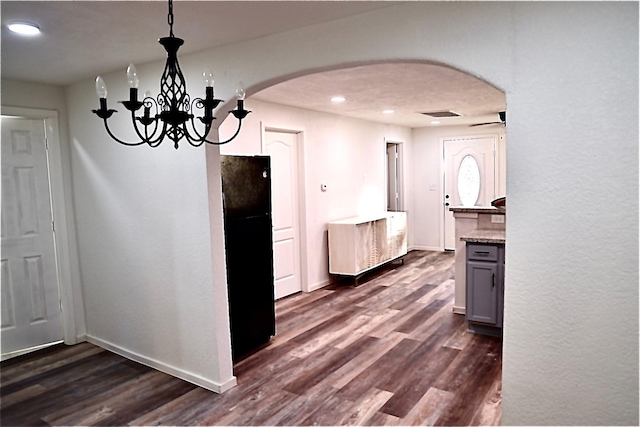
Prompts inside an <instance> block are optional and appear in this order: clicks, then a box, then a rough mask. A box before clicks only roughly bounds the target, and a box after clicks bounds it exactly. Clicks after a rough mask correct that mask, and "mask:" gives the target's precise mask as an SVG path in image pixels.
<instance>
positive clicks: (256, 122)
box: [220, 99, 411, 289]
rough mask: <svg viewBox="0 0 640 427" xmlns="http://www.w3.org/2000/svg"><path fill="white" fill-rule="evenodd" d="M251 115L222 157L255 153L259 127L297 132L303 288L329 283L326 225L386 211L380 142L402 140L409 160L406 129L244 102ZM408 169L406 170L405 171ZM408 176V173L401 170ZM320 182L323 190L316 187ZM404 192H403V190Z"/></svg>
mask: <svg viewBox="0 0 640 427" xmlns="http://www.w3.org/2000/svg"><path fill="white" fill-rule="evenodd" d="M246 108H247V109H250V110H252V111H253V113H252V114H250V115H249V116H248V118H247V120H246V121H245V123H244V124H243V125H242V126H243V130H242V133H241V134H240V136H239V137H238V138H237V139H236V140H234V141H233V142H231V143H229V144H227V145H223V146H222V147H221V149H220V152H221V153H222V154H260V153H261V150H262V148H261V140H262V134H261V129H262V128H261V126H265V127H266V128H276V129H286V130H294V131H298V132H303V139H304V141H303V145H304V153H305V159H306V161H305V164H304V165H303V168H302V171H301V174H302V173H303V174H304V182H305V187H304V191H305V198H304V200H305V206H306V208H305V209H306V223H307V228H306V230H303V232H306V236H305V241H306V243H307V244H306V247H305V248H304V250H306V257H307V268H306V271H307V275H306V276H307V277H305V278H304V279H305V281H306V283H307V284H308V286H309V289H317V288H319V287H322V286H325V285H327V284H328V283H329V273H328V272H329V266H328V250H327V223H328V222H329V221H334V220H338V219H344V218H348V217H352V216H357V215H366V214H372V213H373V214H376V213H381V212H385V211H386V199H385V194H386V187H385V169H386V162H385V150H386V143H385V138H390V139H393V140H394V141H403V142H404V147H405V158H407V159H409V158H411V129H409V128H405V127H401V126H391V125H386V124H382V123H374V122H369V121H364V120H357V119H351V118H347V117H341V116H338V115H334V114H326V113H318V112H313V111H309V110H302V109H298V108H291V107H286V106H282V105H276V104H270V103H266V102H261V101H257V100H251V99H248V100H247V102H246ZM236 127H237V121H236V120H235V118H234V117H229V118H227V119H226V120H225V121H224V123H223V124H222V126H221V127H220V135H221V139H226V138H227V137H228V136H231V135H232V134H233V133H234V132H235V130H236ZM407 169H408V170H409V171H410V168H409V167H407ZM407 173H408V172H407ZM321 184H326V185H327V188H328V190H327V191H326V192H323V191H321V190H320V185H321ZM406 191H408V190H406Z"/></svg>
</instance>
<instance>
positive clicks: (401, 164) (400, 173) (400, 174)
mask: <svg viewBox="0 0 640 427" xmlns="http://www.w3.org/2000/svg"><path fill="white" fill-rule="evenodd" d="M387 144H395V145H397V146H398V163H397V170H396V179H397V180H398V182H397V183H396V185H397V186H398V188H399V191H398V212H406V209H405V199H406V188H405V179H404V169H405V160H404V144H405V142H404V141H400V140H397V139H392V138H387V137H385V138H384V150H385V153H386V152H387ZM384 169H385V179H386V181H385V188H388V186H389V175H388V166H387V165H385V166H384ZM387 198H388V191H387V197H385V203H386V205H387V206H389V201H388V200H386V199H387Z"/></svg>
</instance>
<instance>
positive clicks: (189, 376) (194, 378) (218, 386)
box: [87, 335, 237, 393]
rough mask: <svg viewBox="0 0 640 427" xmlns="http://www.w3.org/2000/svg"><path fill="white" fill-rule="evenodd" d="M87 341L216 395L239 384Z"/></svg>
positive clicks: (91, 338)
mask: <svg viewBox="0 0 640 427" xmlns="http://www.w3.org/2000/svg"><path fill="white" fill-rule="evenodd" d="M87 341H89V342H90V343H91V344H95V345H97V346H98V347H102V348H104V349H105V350H109V351H111V352H113V353H116V354H119V355H120V356H122V357H125V358H127V359H130V360H133V361H135V362H138V363H141V364H143V365H145V366H149V367H150V368H153V369H156V370H158V371H161V372H164V373H165V374H169V375H171V376H174V377H176V378H180V379H182V380H185V381H187V382H190V383H192V384H195V385H197V386H199V387H202V388H205V389H207V390H211V391H213V392H216V393H224V392H225V391H227V390H229V389H230V388H232V387H234V386H235V385H236V384H237V380H236V377H235V376H232V377H231V378H229V379H228V380H226V381H224V382H222V383H218V382H215V381H211V380H209V379H207V378H204V377H202V376H200V375H197V374H193V373H191V372H187V371H185V370H183V369H180V368H176V367H175V366H171V365H168V364H166V363H164V362H160V361H158V360H155V359H151V358H149V357H146V356H142V355H140V354H138V353H134V352H132V351H129V350H127V349H125V348H122V347H120V346H117V345H115V344H113V343H110V342H108V341H105V340H102V339H100V338H96V337H94V336H91V335H88V336H87Z"/></svg>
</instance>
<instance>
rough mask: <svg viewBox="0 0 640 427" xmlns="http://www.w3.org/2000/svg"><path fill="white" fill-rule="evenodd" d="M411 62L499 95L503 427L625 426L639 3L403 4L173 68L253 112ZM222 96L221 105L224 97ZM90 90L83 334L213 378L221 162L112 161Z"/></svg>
mask: <svg viewBox="0 0 640 427" xmlns="http://www.w3.org/2000/svg"><path fill="white" fill-rule="evenodd" d="M394 23H397V25H393V24H394ZM400 23H401V24H400ZM407 59H414V60H429V61H435V62H439V63H445V64H448V65H451V66H454V67H456V68H458V69H460V70H463V71H467V72H470V73H471V74H474V75H477V76H480V77H481V78H483V79H485V80H487V81H489V82H491V83H492V84H494V85H495V86H496V87H498V88H500V89H502V90H504V92H505V93H506V96H507V105H508V111H509V131H508V132H509V149H508V151H507V178H508V182H507V197H508V199H509V225H508V228H507V241H508V243H507V259H508V264H507V271H506V281H507V284H506V292H505V328H504V364H503V366H504V374H503V418H502V419H503V422H504V423H505V424H607V425H613V424H629V425H637V424H638V199H637V195H638V4H637V3H632V2H628V3H618V2H595V3H585V2H568V3H526V2H522V3H519V2H516V3H502V2H498V3H484V2H437V3H436V2H410V3H407V4H403V5H398V6H393V7H389V8H385V9H383V10H378V11H373V12H369V13H365V14H362V15H359V16H356V17H352V18H348V19H342V20H337V21H334V22H330V23H326V24H321V25H316V26H312V27H307V28H301V29H298V30H295V31H291V32H288V33H283V34H279V35H275V36H271V37H265V38H261V39H257V40H252V41H248V42H245V43H240V44H236V45H232V46H225V47H222V48H219V49H215V50H212V51H206V52H201V53H199V54H195V55H190V56H189V57H188V58H183V60H182V62H181V65H182V68H183V70H189V73H190V74H189V75H187V78H188V81H190V82H191V81H194V82H195V81H198V80H197V78H196V77H195V75H197V71H199V70H200V69H201V67H200V66H201V65H203V64H205V63H208V64H215V65H216V66H218V65H222V64H223V65H222V67H221V71H220V72H217V75H221V76H235V79H237V80H242V81H244V82H245V84H246V85H247V88H248V90H249V95H250V94H251V93H253V92H255V91H257V90H259V89H261V88H264V87H266V86H268V85H270V84H272V83H275V82H277V81H282V80H283V79H285V78H287V77H288V76H295V75H301V74H304V73H307V72H309V71H311V70H320V69H326V68H332V67H335V66H338V65H340V64H348V63H363V62H367V61H382V60H386V61H390V60H407ZM61 60H62V59H61ZM192 66H197V67H196V70H194V71H193V72H192V71H191V69H192V68H191V67H192ZM160 68H161V66H160V65H159V66H156V67H155V68H154V69H153V71H154V79H156V80H157V76H158V75H160ZM141 69H142V67H139V70H141ZM142 72H143V71H141V73H142ZM107 77H109V78H110V77H112V76H107ZM123 80H124V79H123ZM220 80H223V79H221V78H218V81H220ZM108 83H110V81H108ZM110 84H111V83H110ZM220 85H221V86H220V87H219V88H218V92H219V94H220V95H221V97H222V98H225V99H229V98H230V95H231V94H232V93H233V86H234V85H235V82H224V81H220ZM92 93H93V83H92V82H91V81H83V82H79V83H77V84H74V85H72V86H71V87H69V88H68V90H67V99H68V102H69V108H68V111H69V116H70V127H69V129H70V137H71V141H72V161H73V180H74V191H75V194H74V195H75V196H76V198H75V203H76V213H77V217H78V240H79V248H80V254H81V258H80V262H81V271H82V279H83V286H84V290H85V298H86V304H87V322H88V327H89V333H90V334H93V335H94V336H96V337H99V338H100V339H102V340H104V341H111V342H113V343H114V344H116V345H118V346H120V347H122V348H127V349H130V350H131V351H132V352H135V351H137V352H139V354H141V355H143V356H144V357H146V358H148V359H159V360H161V361H162V362H163V363H165V364H172V365H174V366H176V367H179V368H181V369H183V370H185V371H191V372H196V373H198V375H201V376H202V377H204V378H206V379H207V380H210V381H213V382H216V381H224V380H225V379H228V373H229V371H230V368H231V366H230V361H229V360H226V359H224V358H220V355H224V354H227V353H228V351H225V350H226V349H225V348H224V347H225V345H226V343H227V342H228V337H223V336H222V335H223V332H226V331H228V325H226V324H224V320H222V319H223V318H224V315H225V314H226V313H217V312H216V313H212V311H217V310H224V308H225V307H221V304H220V303H219V302H218V305H217V306H215V307H214V304H215V301H214V300H215V299H216V297H218V296H217V295H216V292H218V293H219V294H223V293H224V286H225V285H224V280H220V279H221V276H220V275H221V274H222V273H221V272H220V270H221V265H222V264H223V260H224V251H222V250H221V246H220V244H219V243H220V242H219V241H215V242H212V241H211V239H210V238H209V236H211V235H213V236H218V237H219V236H220V232H221V224H222V222H221V221H222V220H221V204H220V199H219V193H216V192H215V191H214V192H213V193H212V197H211V198H210V199H209V198H208V197H207V192H208V188H207V184H206V183H207V179H209V186H210V187H211V188H212V189H214V190H216V191H217V190H219V170H217V169H216V166H215V165H216V164H217V161H216V160H217V159H216V157H217V150H207V156H208V158H207V161H206V162H205V155H204V154H203V152H202V150H191V149H181V150H179V151H178V152H174V151H173V150H172V149H168V148H167V149H165V148H162V149H160V150H157V151H152V150H148V149H144V148H143V149H131V148H121V147H118V146H116V145H114V143H113V142H111V141H109V140H108V138H107V137H105V136H104V132H103V130H102V129H101V127H100V125H99V124H97V123H96V119H95V117H92V115H91V114H90V113H89V112H88V110H89V109H90V108H95V105H96V101H95V100H92ZM113 94H114V95H115V96H113V97H112V98H113V99H122V98H124V97H126V93H124V91H123V86H118V85H116V90H115V91H114V92H113ZM612 112H614V113H613V114H612ZM219 116H220V114H219ZM120 127H121V125H117V126H116V129H117V130H119V128H120ZM207 166H208V169H207ZM320 178H322V177H311V179H310V182H314V181H315V182H317V181H318V180H319V179H320ZM210 224H211V227H210ZM222 277H223V276H222ZM215 322H218V323H215ZM212 323H215V327H214V328H211V325H212Z"/></svg>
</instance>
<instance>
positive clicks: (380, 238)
mask: <svg viewBox="0 0 640 427" xmlns="http://www.w3.org/2000/svg"><path fill="white" fill-rule="evenodd" d="M406 254H407V213H406V212H386V213H382V214H380V215H376V216H359V217H354V218H347V219H343V220H340V221H332V222H330V223H329V273H331V274H340V275H346V276H358V275H360V274H362V273H364V272H366V271H368V270H371V269H373V268H375V267H378V266H379V265H382V264H384V263H386V262H389V261H392V260H394V259H396V258H399V257H401V256H403V255H406Z"/></svg>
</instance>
